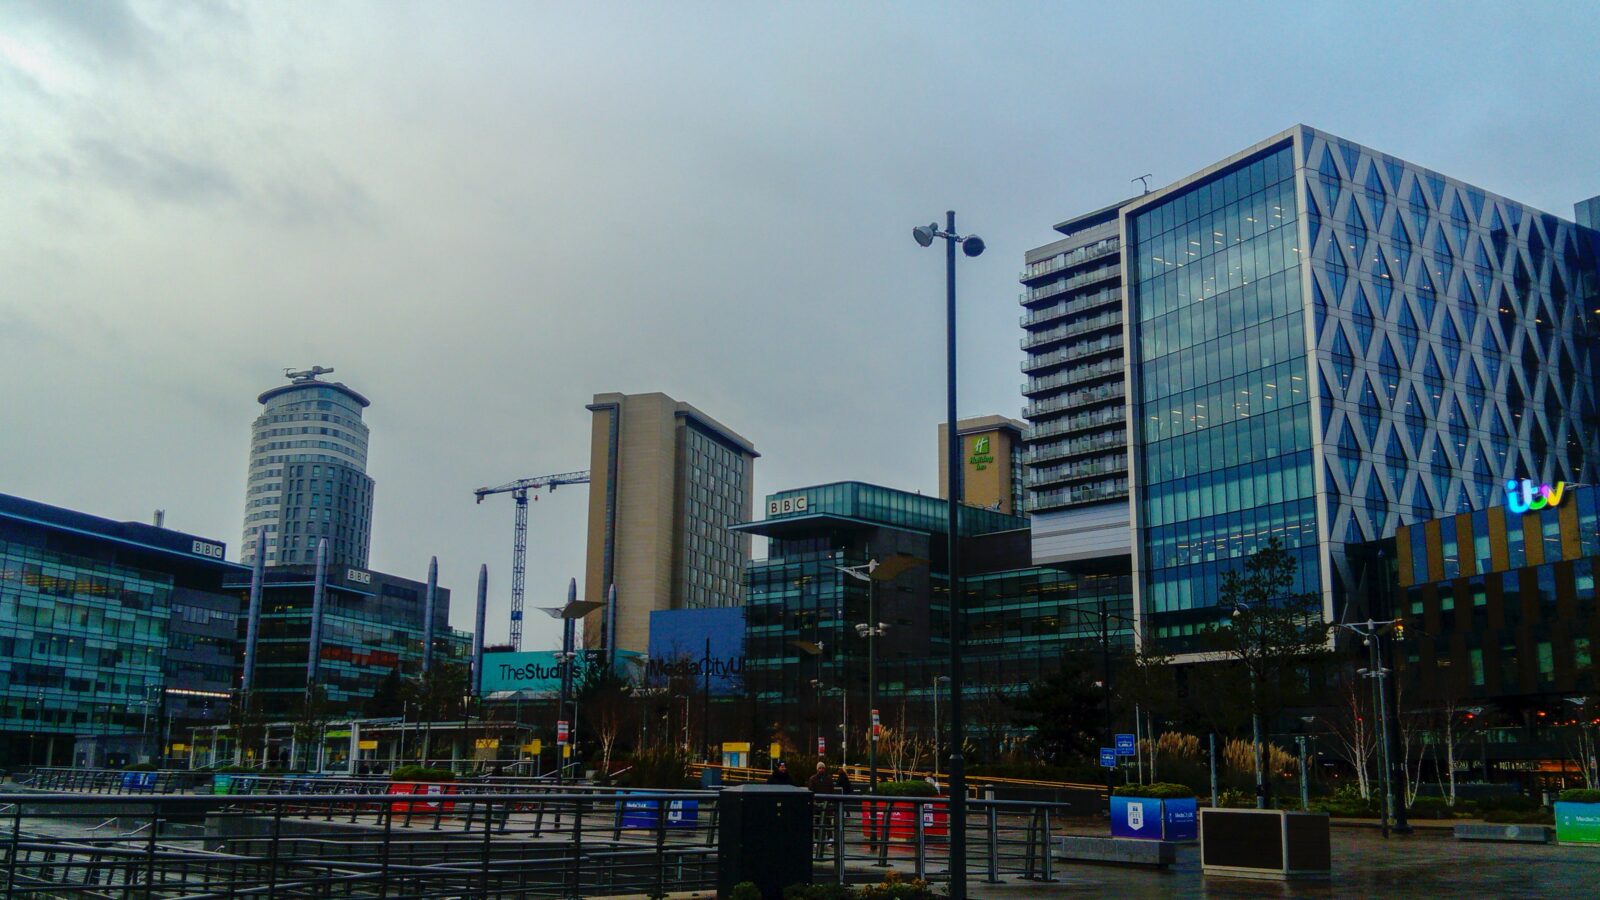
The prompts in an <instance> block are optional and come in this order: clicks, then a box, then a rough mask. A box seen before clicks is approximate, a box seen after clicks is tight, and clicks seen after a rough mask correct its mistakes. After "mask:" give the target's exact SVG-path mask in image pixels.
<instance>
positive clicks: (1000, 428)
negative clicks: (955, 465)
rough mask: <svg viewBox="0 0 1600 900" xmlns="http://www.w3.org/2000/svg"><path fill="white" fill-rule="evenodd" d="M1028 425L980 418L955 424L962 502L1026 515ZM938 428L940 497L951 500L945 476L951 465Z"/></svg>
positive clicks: (1011, 420) (999, 418)
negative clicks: (1024, 487)
mask: <svg viewBox="0 0 1600 900" xmlns="http://www.w3.org/2000/svg"><path fill="white" fill-rule="evenodd" d="M1027 427H1028V426H1027V425H1025V424H1024V423H1022V422H1018V421H1017V420H1016V419H1008V418H1006V417H1005V416H981V417H979V418H976V419H962V420H960V421H959V422H957V423H956V433H957V434H958V435H960V436H961V458H962V463H963V466H962V471H961V501H962V502H963V503H967V504H970V505H972V506H987V507H989V508H990V509H997V510H999V511H1000V512H1003V513H1006V514H1008V515H1013V516H1020V515H1025V513H1024V512H1023V509H1022V435H1023V432H1024V431H1025V430H1026V429H1027ZM946 430H947V426H946V425H944V424H943V423H940V425H939V496H940V497H947V496H949V494H948V490H949V488H948V487H947V485H948V484H949V482H948V480H947V479H946V478H945V472H946V471H947V468H948V466H949V464H950V460H949V451H948V450H946V449H945V448H946V447H948V446H949V443H948V442H947V440H946V438H945V431H946Z"/></svg>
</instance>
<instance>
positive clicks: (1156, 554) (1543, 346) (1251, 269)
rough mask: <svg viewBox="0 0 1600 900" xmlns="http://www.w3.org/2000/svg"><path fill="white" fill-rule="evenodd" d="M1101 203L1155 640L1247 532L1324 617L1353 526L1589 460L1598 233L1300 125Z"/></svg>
mask: <svg viewBox="0 0 1600 900" xmlns="http://www.w3.org/2000/svg"><path fill="white" fill-rule="evenodd" d="M1580 214H1581V215H1587V214H1588V213H1587V212H1585V211H1584V210H1583V209H1582V207H1581V206H1580ZM1118 215H1119V217H1120V222H1119V225H1118V228H1119V231H1120V234H1121V238H1122V247H1121V253H1120V256H1121V261H1122V268H1123V277H1124V293H1125V295H1126V297H1125V303H1124V306H1123V309H1124V310H1125V317H1126V322H1125V325H1124V331H1123V334H1124V336H1125V337H1124V339H1125V340H1126V342H1127V347H1128V352H1127V366H1128V382H1127V390H1128V399H1127V405H1126V408H1127V418H1128V434H1129V436H1130V438H1131V440H1132V445H1133V452H1132V454H1131V461H1132V463H1133V467H1132V472H1131V477H1130V482H1131V484H1132V487H1133V491H1132V504H1131V509H1132V513H1133V523H1132V540H1133V572H1134V597H1135V616H1136V618H1137V620H1138V622H1139V628H1140V629H1141V631H1142V632H1143V634H1144V635H1145V636H1146V637H1148V638H1154V639H1156V640H1157V641H1159V642H1160V643H1161V644H1162V645H1163V646H1165V647H1166V648H1167V649H1168V650H1169V651H1176V652H1185V651H1188V650H1198V649H1200V648H1201V644H1200V635H1201V634H1203V632H1204V631H1205V629H1207V628H1209V627H1211V626H1212V625H1214V624H1215V623H1217V622H1219V621H1223V620H1226V618H1227V615H1228V613H1227V610H1225V609H1222V608H1220V607H1219V606H1218V593H1219V590H1218V589H1219V585H1220V583H1221V580H1222V578H1223V576H1224V574H1225V573H1226V572H1228V571H1231V570H1234V569H1237V568H1238V567H1240V566H1241V565H1242V564H1243V563H1244V561H1245V559H1246V558H1247V557H1248V556H1249V555H1250V554H1251V553H1252V552H1254V551H1255V550H1256V549H1258V548H1259V547H1260V546H1261V545H1262V544H1264V543H1265V542H1266V541H1268V540H1271V539H1276V540H1278V541H1279V542H1281V543H1282V545H1283V546H1284V547H1285V548H1287V549H1288V551H1289V553H1290V554H1292V555H1293V556H1294V558H1295V559H1296V560H1297V561H1298V564H1299V565H1298V577H1297V583H1296V584H1295V585H1294V587H1293V588H1292V590H1293V591H1295V592H1299V591H1306V592H1311V593H1314V594H1317V595H1319V596H1321V597H1322V599H1323V610H1324V614H1325V615H1326V616H1327V617H1328V618H1329V619H1330V620H1337V619H1338V618H1339V617H1340V616H1342V615H1343V614H1344V609H1345V604H1346V603H1359V602H1361V601H1362V600H1363V598H1365V597H1367V596H1369V595H1370V593H1371V591H1373V590H1376V588H1374V587H1372V586H1371V585H1369V584H1366V583H1363V581H1362V578H1363V576H1362V573H1361V570H1360V567H1358V566H1356V565H1354V564H1353V553H1352V549H1353V545H1356V544H1361V543H1364V542H1368V541H1373V540H1377V539H1381V538H1388V537H1392V536H1393V535H1394V534H1395V533H1396V529H1397V528H1398V527H1399V526H1401V525H1403V524H1413V523H1417V522H1424V521H1428V520H1432V519H1435V518H1437V517H1439V516H1441V515H1444V514H1449V513H1461V512H1470V511H1473V510H1481V509H1487V508H1489V507H1490V506H1492V505H1495V504H1498V503H1501V502H1503V498H1504V495H1505V487H1506V484H1507V482H1508V481H1512V480H1515V479H1522V478H1531V479H1537V480H1539V481H1543V482H1548V483H1552V484H1553V483H1555V482H1557V481H1565V482H1567V483H1569V484H1572V483H1589V482H1593V481H1595V475H1594V466H1595V459H1596V458H1595V454H1596V453H1597V452H1600V437H1597V433H1596V431H1597V427H1600V426H1597V423H1600V418H1597V405H1596V378H1597V376H1600V371H1597V358H1600V316H1597V315H1596V314H1595V312H1594V311H1595V310H1596V309H1600V270H1597V266H1596V259H1597V253H1600V233H1596V232H1595V231H1593V230H1591V229H1589V228H1585V227H1583V226H1581V225H1579V224H1577V223H1574V222H1572V221H1569V220H1565V219H1561V218H1558V217H1556V216H1554V215H1551V214H1549V213H1546V212H1542V211H1540V210H1537V209H1534V208H1531V207H1529V206H1526V205H1524V204H1521V203H1518V202H1516V201H1514V200H1511V199H1508V198H1506V197H1502V196H1498V195H1496V194H1493V193H1490V192H1488V191H1485V190H1483V189H1481V188H1478V187H1475V186H1473V185H1470V184H1466V183H1464V182H1461V181H1458V180H1456V179H1453V178H1449V177H1447V176H1445V175H1441V174H1440V173H1438V172H1435V171H1432V170H1430V169H1426V168H1423V167H1421V166H1417V165H1413V164H1411V163H1409V162H1406V161H1404V160H1400V159H1396V158H1395V157H1393V156H1390V155H1388V154H1385V153H1381V152H1378V151H1375V150H1372V149H1369V148H1367V147H1363V146H1360V145H1358V144H1355V143H1352V142H1350V141H1347V140H1344V139H1343V138H1339V137H1336V136H1334V135H1331V134H1327V133H1326V132H1322V131H1318V130H1316V129H1313V128H1308V127H1305V126H1295V127H1293V128H1290V129H1289V130H1287V131H1284V132H1281V133H1279V134H1277V135H1274V136H1272V137H1270V138H1268V139H1267V140H1265V141H1262V142H1260V143H1258V144H1255V145H1254V146H1251V147H1247V148H1245V149H1244V150H1241V151H1240V152H1238V153H1236V154H1234V155H1232V156H1229V157H1228V158H1226V159H1223V160H1221V161H1219V162H1217V163H1214V164H1212V165H1210V166H1207V167H1206V168H1204V169H1202V170H1200V171H1198V172H1196V173H1194V174H1193V175H1190V176H1187V177H1185V178H1183V179H1180V180H1179V181H1177V182H1175V183H1173V184H1171V185H1168V186H1167V187H1164V188H1161V189H1159V190H1156V191H1152V192H1151V193H1149V194H1146V195H1144V196H1141V197H1138V198H1135V199H1134V200H1132V201H1130V202H1128V203H1127V204H1125V205H1124V206H1122V207H1121V209H1120V211H1119V213H1118ZM1548 533H1549V532H1547V534H1548ZM1441 539H1442V540H1443V541H1444V542H1445V543H1446V545H1447V546H1449V547H1451V548H1454V547H1456V545H1457V544H1458V543H1459V544H1461V545H1462V546H1463V547H1467V548H1470V547H1471V546H1472V545H1471V541H1472V540H1474V539H1476V536H1466V535H1457V534H1455V533H1454V532H1452V533H1451V534H1449V535H1448V536H1444V537H1442V538H1441ZM1446 552H1447V553H1455V552H1456V551H1455V550H1454V549H1451V550H1448V551H1446ZM1461 552H1463V553H1464V552H1469V551H1468V550H1462V551H1461ZM1535 553H1536V550H1535V548H1534V547H1532V546H1531V545H1530V546H1529V548H1528V556H1529V557H1530V559H1532V558H1534V555H1535ZM1524 590H1532V588H1531V587H1526V588H1525V589H1524ZM1524 596H1531V595H1528V594H1525V595H1524Z"/></svg>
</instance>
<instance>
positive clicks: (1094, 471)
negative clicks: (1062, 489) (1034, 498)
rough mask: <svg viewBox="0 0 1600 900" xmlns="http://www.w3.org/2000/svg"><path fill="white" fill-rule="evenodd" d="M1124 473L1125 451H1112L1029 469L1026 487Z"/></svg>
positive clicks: (1126, 468)
mask: <svg viewBox="0 0 1600 900" xmlns="http://www.w3.org/2000/svg"><path fill="white" fill-rule="evenodd" d="M1126 474H1128V455H1127V454H1126V453H1112V454H1107V455H1106V456H1097V457H1095V458H1094V459H1085V460H1079V461H1078V462H1072V463H1067V464H1066V465H1061V466H1051V467H1049V468H1045V469H1031V470H1029V472H1028V476H1027V483H1028V487H1032V488H1038V487H1044V486H1045V485H1050V484H1056V483H1059V482H1062V481H1072V480H1074V479H1078V478H1091V477H1095V476H1098V475H1126Z"/></svg>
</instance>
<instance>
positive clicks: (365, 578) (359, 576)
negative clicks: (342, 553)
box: [344, 569, 372, 584]
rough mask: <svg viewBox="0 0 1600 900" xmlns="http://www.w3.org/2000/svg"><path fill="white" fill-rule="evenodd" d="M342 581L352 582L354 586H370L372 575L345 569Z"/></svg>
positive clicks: (357, 570)
mask: <svg viewBox="0 0 1600 900" xmlns="http://www.w3.org/2000/svg"><path fill="white" fill-rule="evenodd" d="M344 580H345V581H353V582H355V583H356V584H371V583H372V573H370V572H363V571H361V570H360V569H345V570H344Z"/></svg>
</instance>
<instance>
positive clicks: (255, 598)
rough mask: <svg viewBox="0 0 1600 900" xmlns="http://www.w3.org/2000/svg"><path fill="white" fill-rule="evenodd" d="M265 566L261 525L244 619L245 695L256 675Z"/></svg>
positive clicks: (265, 546)
mask: <svg viewBox="0 0 1600 900" xmlns="http://www.w3.org/2000/svg"><path fill="white" fill-rule="evenodd" d="M266 567H267V526H265V525H263V526H261V527H260V528H259V529H258V530H257V531H256V558H255V565H253V566H251V568H250V611H249V614H248V617H247V618H246V619H245V631H244V678H243V681H242V683H241V687H242V688H243V689H244V692H245V694H246V696H248V695H249V693H250V685H252V684H254V683H255V677H256V637H257V635H258V634H259V632H260V631H261V584H262V581H263V580H264V579H265V577H266Z"/></svg>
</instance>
